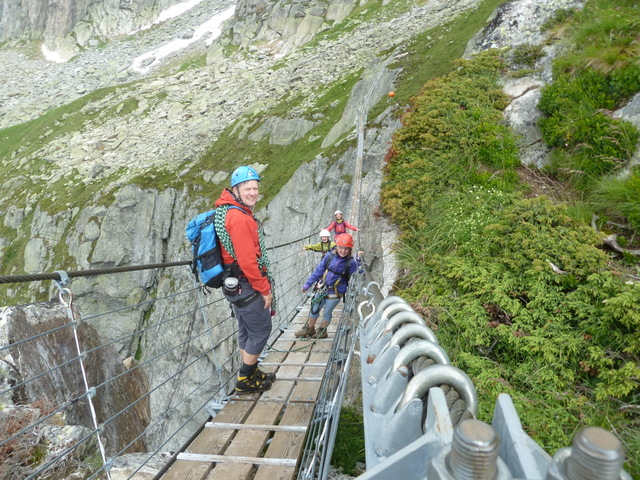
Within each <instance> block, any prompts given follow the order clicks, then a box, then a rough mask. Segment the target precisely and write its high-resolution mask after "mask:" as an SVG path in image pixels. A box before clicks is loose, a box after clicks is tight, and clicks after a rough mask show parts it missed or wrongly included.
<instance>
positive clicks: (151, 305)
mask: <svg viewBox="0 0 640 480" xmlns="http://www.w3.org/2000/svg"><path fill="white" fill-rule="evenodd" d="M311 236H313V235H309V236H307V237H303V238H302V239H301V240H304V239H307V238H310V237H311ZM301 240H298V241H294V242H288V243H286V244H282V245H278V246H276V247H271V248H270V250H275V249H277V248H281V247H287V246H290V245H293V244H295V243H297V242H300V241H301ZM315 260H316V258H315V257H314V256H313V255H301V254H298V255H296V256H295V257H294V258H292V263H291V264H288V263H287V262H284V263H281V265H283V268H282V269H281V270H278V271H277V272H276V273H277V274H278V275H281V276H282V278H283V279H284V280H283V281H280V282H278V284H277V285H276V288H277V289H278V290H277V293H278V295H279V297H280V298H281V299H282V300H283V303H281V304H280V305H279V313H278V315H277V316H276V318H277V321H274V329H273V331H272V333H271V335H270V337H269V343H271V344H273V343H274V342H275V341H276V340H277V337H279V336H280V335H281V334H282V328H283V326H284V325H287V324H289V323H290V322H291V321H292V320H293V319H294V318H295V316H296V315H297V313H298V312H299V308H300V303H301V302H300V300H299V298H300V297H299V295H295V291H296V290H297V289H298V288H300V285H301V283H302V281H303V280H304V278H306V277H305V276H306V275H307V273H310V268H308V267H302V268H301V264H303V265H309V264H311V263H313V264H314V265H315V263H316V262H315ZM189 264H190V261H187V262H171V263H163V264H150V265H141V266H136V267H118V268H109V269H99V270H90V271H83V272H54V273H52V274H36V275H26V276H23V275H18V276H9V277H0V283H8V281H9V280H12V281H13V280H16V279H18V280H20V281H32V280H33V281H36V280H43V279H45V280H46V279H48V280H54V281H56V283H57V284H58V288H63V287H62V282H63V279H64V278H65V276H66V278H72V277H79V276H90V275H101V274H105V273H118V272H127V271H135V270H144V269H151V268H164V267H168V266H178V265H189ZM276 265H277V263H276ZM194 292H201V287H199V286H196V287H192V288H187V289H183V290H180V291H178V292H174V293H171V294H169V295H163V296H161V297H156V298H152V299H145V300H142V301H139V302H137V303H135V304H133V305H127V306H123V307H119V308H116V309H112V310H109V311H108V312H98V313H92V314H90V315H87V316H86V317H84V318H82V319H79V320H77V321H76V322H67V323H65V324H63V325H61V326H57V327H55V328H52V329H49V330H48V331H46V332H41V333H38V334H36V335H34V336H32V337H29V338H26V339H21V340H19V341H17V342H15V343H12V344H9V345H6V346H2V347H0V352H3V351H4V352H9V351H10V349H12V348H18V347H20V348H27V347H28V344H27V343H28V342H30V341H38V340H39V339H41V338H43V337H47V336H48V335H54V334H56V333H58V332H60V331H64V329H66V328H69V327H73V326H74V325H76V324H78V323H87V324H88V325H91V323H92V321H94V320H96V319H100V318H104V317H105V316H108V315H113V313H114V312H117V313H123V312H127V311H131V312H135V313H136V315H138V314H140V312H141V311H142V312H144V311H151V309H154V310H155V306H156V305H161V304H162V303H163V302H164V303H169V302H171V301H174V300H175V299H176V298H179V297H181V296H186V295H190V294H193V293H194ZM185 298H186V297H185ZM304 299H305V297H304V296H303V302H304ZM223 302H225V299H224V298H222V297H221V296H220V297H219V298H216V297H215V296H213V297H210V301H208V302H207V303H206V304H203V305H199V306H196V307H194V308H190V309H186V310H184V309H183V310H182V312H181V313H180V314H177V315H171V316H169V317H166V318H162V319H161V320H160V321H158V322H154V323H153V324H148V325H144V326H143V327H142V328H137V329H136V330H135V331H133V332H129V333H127V334H126V335H120V336H117V337H115V338H111V339H109V340H108V341H106V342H104V343H102V344H100V345H99V346H93V347H91V348H90V349H87V350H84V351H82V353H81V354H80V355H74V356H73V357H72V358H70V359H67V360H65V361H63V362H61V363H60V364H59V365H56V366H55V367H53V368H50V369H48V370H47V371H45V372H41V373H38V374H37V375H35V376H34V377H31V378H28V379H25V380H24V381H21V382H18V383H16V384H13V385H12V387H11V388H9V389H5V390H3V391H2V392H0V395H1V394H9V395H11V394H13V392H14V391H16V389H19V388H25V387H26V386H27V385H28V384H30V383H32V382H35V381H38V380H40V379H42V378H43V377H47V376H51V375H52V374H54V373H55V372H56V371H60V370H61V369H64V368H68V367H70V366H73V365H74V364H76V363H77V362H79V361H80V360H81V359H82V358H83V357H84V356H86V355H91V354H95V353H96V352H98V351H100V350H104V349H105V348H108V347H111V346H114V345H117V344H125V343H126V342H127V341H129V340H134V339H137V338H141V337H142V336H145V335H146V336H147V337H148V336H149V333H150V332H151V331H153V329H161V328H163V327H164V328H166V326H167V325H170V324H171V323H173V322H176V321H179V320H180V319H182V318H185V317H190V316H192V315H197V314H198V313H199V312H203V313H204V312H205V311H206V310H207V308H208V307H210V306H214V305H215V304H221V303H223ZM161 308H162V307H161ZM205 315H206V314H205ZM217 318H218V319H219V317H217ZM232 318H233V317H232V316H230V315H226V316H224V317H223V318H222V320H219V321H217V322H215V324H214V325H213V326H211V327H207V328H206V329H204V330H198V331H193V332H191V333H190V334H189V335H188V338H187V339H184V340H183V341H181V342H179V343H178V344H175V345H172V346H170V347H169V348H164V349H163V350H162V351H160V352H157V354H155V355H152V356H151V357H148V358H146V357H145V358H144V360H143V361H142V362H140V363H138V364H136V365H133V366H131V367H130V368H127V370H125V371H124V372H120V373H118V374H116V375H113V376H110V377H109V378H107V379H104V381H101V382H100V383H99V384H97V385H91V388H90V389H89V390H90V392H85V393H83V394H81V395H77V396H75V397H74V398H73V399H72V400H71V401H68V402H64V403H62V404H61V405H58V407H57V408H56V409H55V410H53V411H52V412H50V413H47V414H46V415H43V416H42V417H40V418H38V420H37V421H36V422H34V423H33V424H31V425H28V426H27V427H25V428H22V429H21V430H20V431H18V432H17V433H15V434H14V435H12V436H10V437H8V438H5V439H3V440H2V441H1V442H0V446H2V445H6V444H8V443H10V442H12V441H14V440H16V439H17V438H18V437H20V436H23V435H25V434H27V432H28V431H30V430H33V429H34V428H37V427H38V426H41V425H43V424H44V423H45V422H47V421H49V420H50V419H51V418H52V417H54V416H55V415H56V414H59V413H62V412H65V411H67V410H68V409H69V408H70V407H72V406H73V405H77V403H78V402H80V401H83V399H85V398H87V397H88V395H93V394H94V393H93V392H96V391H98V392H101V391H104V389H106V388H108V386H109V385H114V384H115V383H116V382H118V381H121V380H122V379H123V378H124V377H126V376H127V375H128V374H132V373H133V372H135V371H143V369H145V367H148V366H149V365H152V364H153V363H155V362H157V361H158V360H159V359H161V358H162V357H167V356H168V355H170V354H171V353H172V352H176V351H180V350H183V349H185V348H187V346H188V345H190V344H192V343H193V342H201V340H200V339H202V338H203V337H204V336H205V335H206V334H209V335H210V333H211V331H219V328H220V327H221V326H223V325H224V324H225V323H228V322H229V321H231V320H232ZM276 318H274V320H276ZM193 321H196V322H198V320H197V319H196V317H193ZM198 323H199V322H198ZM190 325H192V324H191V323H190ZM58 334H59V333H58ZM236 334H237V326H236V328H232V329H231V331H229V332H228V333H227V334H226V335H224V337H223V338H216V341H215V342H211V345H210V347H209V348H206V349H204V350H200V354H199V355H196V357H195V359H194V358H192V359H191V361H189V362H187V363H185V364H183V365H182V366H181V367H180V368H179V369H177V370H175V371H173V372H172V374H171V375H169V376H168V377H166V378H164V379H163V380H162V382H161V383H159V384H158V385H156V386H155V387H154V388H152V389H150V390H148V391H145V394H144V395H141V396H140V397H139V398H137V399H135V400H132V401H130V403H129V404H128V405H127V406H126V407H125V408H122V409H120V410H119V411H118V412H117V413H115V414H113V415H110V417H109V418H107V419H102V420H101V424H100V426H99V427H97V428H93V429H91V430H90V431H89V432H88V433H87V434H86V435H81V438H80V439H79V440H77V443H76V444H75V446H71V447H69V448H67V449H63V450H62V451H61V452H60V453H59V455H58V456H57V457H56V458H54V459H52V460H51V461H46V462H45V463H43V464H42V465H40V466H39V467H38V469H37V471H36V472H32V473H30V475H31V476H30V477H28V478H35V477H36V476H38V475H39V474H41V473H43V472H44V471H46V470H47V469H48V468H51V467H52V466H53V465H55V464H56V463H57V462H58V460H59V459H60V458H61V457H60V455H62V456H66V455H68V454H69V453H71V452H72V451H73V450H74V449H75V448H78V447H80V445H82V444H83V443H86V442H87V441H88V439H90V438H91V437H92V436H94V435H98V434H99V433H100V431H101V430H102V429H103V428H105V427H106V426H109V425H114V424H115V423H114V422H116V421H117V419H118V418H121V417H122V416H123V415H125V414H127V412H131V411H132V409H133V408H134V407H135V406H136V405H138V404H140V402H142V401H146V400H148V399H150V398H151V397H152V395H155V393H156V392H158V391H160V389H163V388H167V385H169V384H170V382H172V381H175V380H176V379H177V378H180V377H182V376H183V375H184V374H185V372H187V371H188V370H189V369H191V368H193V367H194V366H195V365H196V364H197V363H198V362H200V361H202V360H205V359H206V358H207V357H209V356H210V355H213V356H214V358H215V357H216V356H217V353H216V352H217V351H218V349H219V348H220V347H221V346H222V345H223V344H224V343H225V342H228V341H230V339H232V338H233V337H235V335H236ZM221 360H222V361H221V363H217V368H216V370H215V371H214V372H213V373H211V374H210V375H208V376H207V377H206V378H205V379H203V381H202V383H201V384H199V385H198V386H197V388H191V389H190V390H189V392H188V393H187V394H186V395H183V396H181V398H180V401H179V402H177V403H176V404H171V405H168V409H167V410H165V411H164V412H163V413H162V415H160V416H159V417H157V420H156V421H155V422H154V423H153V424H151V425H147V426H146V427H145V428H144V430H142V431H140V432H138V434H137V436H136V437H135V438H133V439H132V440H131V439H128V442H129V443H128V444H127V445H126V446H125V447H124V448H121V450H120V451H118V452H116V453H115V457H117V456H119V455H121V454H122V453H123V452H124V451H126V450H127V449H128V448H130V447H131V445H133V444H135V443H136V442H137V441H139V440H141V439H143V438H144V437H145V436H146V435H148V434H149V433H151V432H152V431H153V430H155V429H157V428H158V426H159V425H160V424H162V422H163V421H165V420H166V419H168V418H169V417H170V415H169V413H170V412H173V411H176V410H178V409H180V408H181V407H182V406H183V405H185V404H186V402H188V401H190V400H189V399H190V398H192V397H194V396H195V395H196V394H197V393H198V392H199V391H201V390H202V389H203V388H205V387H206V388H207V389H208V388H210V387H208V386H207V385H210V384H211V380H213V379H216V376H217V377H218V378H217V379H216V380H215V381H216V384H217V388H216V389H215V390H214V391H210V390H207V391H208V394H207V396H206V399H205V401H202V402H198V403H200V405H199V406H197V407H196V411H194V412H192V414H191V415H190V416H189V417H188V418H187V419H186V420H185V421H183V423H182V424H181V425H179V426H177V427H175V426H174V427H175V430H172V432H169V433H170V436H169V437H168V438H165V437H159V438H160V439H161V442H160V444H156V445H157V449H156V451H155V452H154V453H153V454H151V455H150V456H149V458H148V459H147V461H146V462H144V463H143V464H141V465H140V466H139V467H138V470H136V471H139V470H140V469H141V468H142V467H143V466H144V465H145V464H146V463H147V462H148V461H149V460H150V459H151V458H152V457H153V455H155V454H157V453H158V452H159V451H161V449H162V448H163V447H164V446H166V445H167V444H168V443H169V442H172V441H174V439H175V438H176V437H177V435H179V434H180V432H181V431H183V430H184V429H185V427H187V424H188V423H189V422H191V421H192V419H193V418H194V417H196V416H197V415H198V414H202V411H203V410H205V407H206V406H207V405H208V404H209V402H210V401H211V400H212V399H213V398H216V397H217V396H218V395H220V394H221V393H222V394H224V395H225V396H227V398H228V394H227V393H226V392H225V390H228V388H229V384H230V383H231V382H232V381H233V379H234V378H235V375H237V372H238V369H239V366H238V365H237V364H236V365H234V363H235V362H236V361H237V354H234V355H231V356H228V357H227V356H225V357H224V359H221ZM207 361H208V362H210V361H211V360H210V359H209V360H207ZM214 365H215V363H214ZM221 372H228V374H227V373H225V374H224V375H222V376H221V375H220V374H221ZM172 428H173V427H172ZM112 462H113V458H110V459H109V460H108V461H107V462H106V463H105V464H104V465H103V466H102V467H101V469H100V470H99V471H98V472H95V473H94V476H95V475H97V474H98V473H99V472H100V471H104V470H105V469H110V468H111V466H112ZM91 478H93V477H91Z"/></svg>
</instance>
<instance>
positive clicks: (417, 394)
mask: <svg viewBox="0 0 640 480" xmlns="http://www.w3.org/2000/svg"><path fill="white" fill-rule="evenodd" d="M366 293H368V294H370V295H371V297H372V299H373V300H372V301H373V303H374V305H375V309H374V311H372V312H371V313H370V314H369V315H367V316H366V317H363V318H362V321H361V323H360V328H359V341H360V348H361V355H362V360H363V361H362V365H361V381H362V397H363V417H364V426H365V453H366V463H367V471H366V473H364V474H363V475H361V476H360V477H358V478H359V479H362V480H368V479H376V480H387V479H388V480H397V479H399V478H402V479H403V480H422V479H428V480H510V479H520V480H543V479H544V480H593V479H594V478H598V479H607V480H631V477H630V476H629V475H628V474H627V473H626V472H625V471H624V470H623V464H624V460H625V456H624V450H623V446H622V443H621V442H620V440H619V439H618V438H617V437H616V436H615V435H613V434H612V433H610V432H607V431H606V430H603V429H600V428H594V427H589V428H586V429H584V430H582V431H580V432H578V433H577V434H576V436H575V437H574V442H573V446H572V447H569V448H563V449H560V450H559V451H558V452H556V454H555V455H554V456H553V458H552V457H551V456H549V455H548V454H547V453H546V452H545V451H544V450H543V449H542V448H541V447H540V446H539V445H538V444H536V443H535V442H534V441H533V440H532V439H531V438H530V437H529V436H528V435H527V434H526V433H525V432H524V430H523V429H522V425H521V424H520V420H519V418H518V415H517V412H516V411H515V407H514V405H513V403H512V401H511V397H509V395H506V394H501V395H499V397H498V400H497V403H496V407H495V412H494V417H493V420H492V423H491V425H488V424H486V423H484V422H481V421H479V420H477V419H476V414H477V409H478V398H477V392H476V389H475V387H474V385H473V383H472V381H471V380H470V379H469V377H467V375H466V374H465V373H464V372H462V371H461V370H459V369H458V368H456V367H454V366H452V365H451V364H450V361H449V358H448V356H447V354H446V352H444V350H443V349H442V347H441V346H440V345H439V344H438V340H437V338H436V336H435V334H434V333H433V332H432V331H431V329H429V327H427V326H426V324H425V322H424V320H423V319H422V317H421V316H420V315H418V314H417V313H416V312H415V311H414V310H413V308H412V307H411V306H410V305H408V304H407V302H406V301H405V300H404V299H402V298H400V297H394V296H389V297H386V298H383V297H382V295H381V294H380V293H379V290H378V288H377V284H375V283H369V284H368V285H367V288H366Z"/></svg>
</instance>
